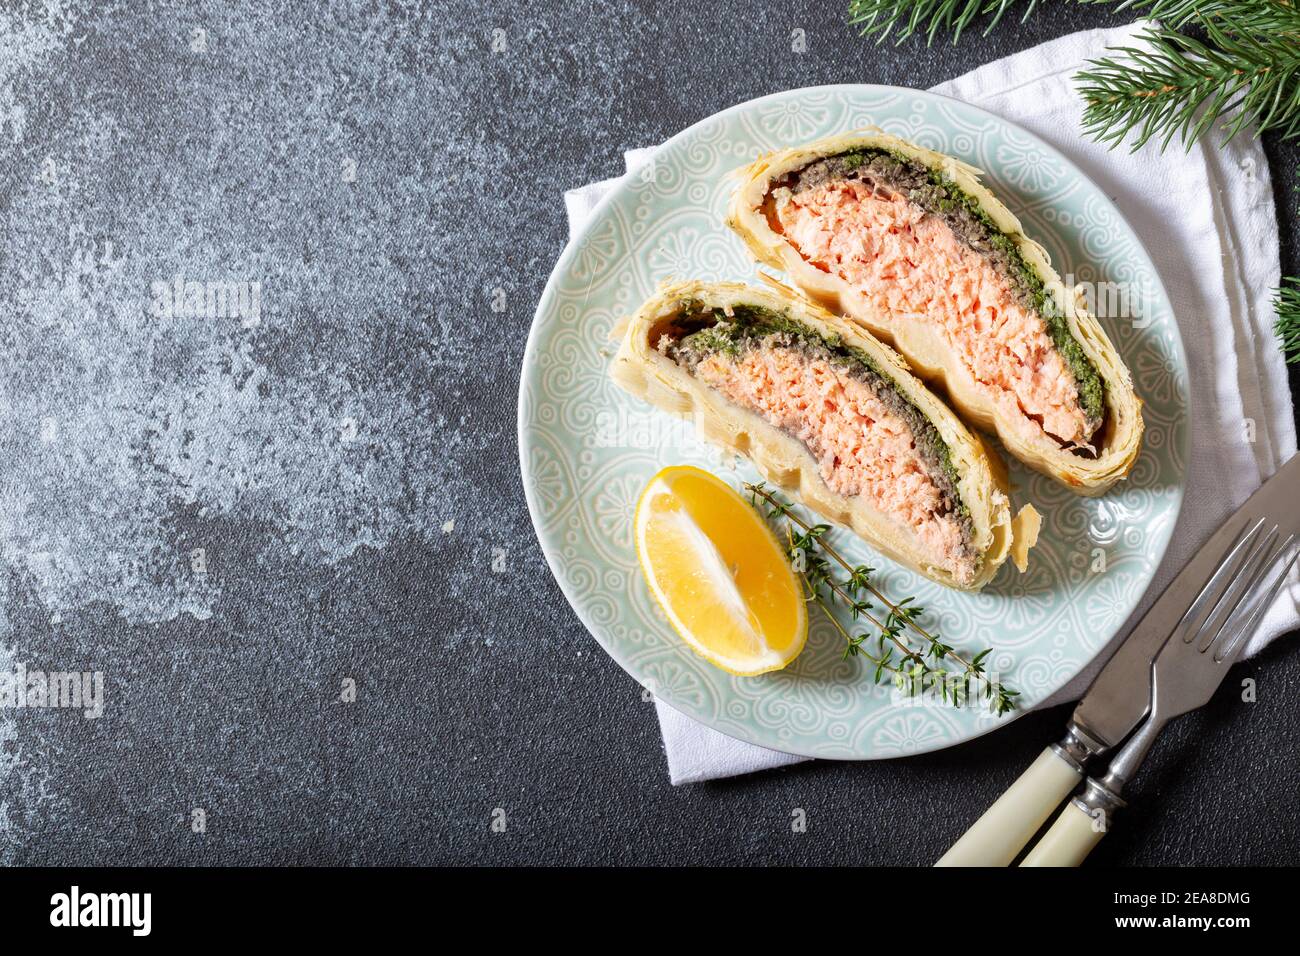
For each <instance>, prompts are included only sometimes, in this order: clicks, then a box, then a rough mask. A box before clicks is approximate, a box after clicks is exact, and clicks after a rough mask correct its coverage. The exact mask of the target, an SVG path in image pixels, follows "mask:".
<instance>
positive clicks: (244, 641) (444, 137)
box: [0, 0, 1300, 864]
mask: <svg viewBox="0 0 1300 956" xmlns="http://www.w3.org/2000/svg"><path fill="white" fill-rule="evenodd" d="M844 8H845V4H844V3H840V2H819V3H787V4H761V5H755V4H750V3H741V2H736V3H725V4H716V5H714V4H688V3H674V4H671V5H659V6H656V7H654V13H653V15H652V14H651V13H649V12H647V11H648V10H649V8H647V7H646V6H645V5H642V4H635V3H630V2H616V3H611V4H599V5H591V4H587V3H572V2H571V3H559V4H554V5H550V6H547V7H545V8H542V7H539V6H538V5H518V4H504V3H496V2H493V3H488V4H469V3H424V4H421V3H416V2H409V3H400V2H392V3H363V4H352V5H349V4H319V5H313V6H311V7H308V6H306V5H301V4H291V3H288V2H282V3H276V4H245V5H242V6H241V7H239V8H234V9H227V8H226V7H225V6H223V5H220V4H215V3H206V2H205V3H197V4H180V3H176V4H171V3H166V2H153V3H145V2H117V3H107V4H95V5H94V6H93V8H92V5H91V4H90V3H89V2H88V0H55V2H51V3H48V4H44V5H36V4H23V5H19V9H18V10H17V11H13V10H11V9H8V8H7V9H6V10H5V11H4V12H0V144H2V148H0V222H2V224H3V234H4V244H3V247H2V248H0V314H2V315H3V320H2V325H0V329H2V331H0V355H3V361H4V368H5V372H4V376H3V381H2V382H0V412H2V413H3V416H4V428H3V431H2V434H3V437H2V438H0V451H2V453H3V459H4V461H5V469H4V479H3V484H0V489H2V491H0V494H2V495H3V504H2V506H0V558H2V559H3V562H2V564H0V568H2V569H3V580H2V581H0V666H3V667H5V668H10V669H12V668H13V667H14V666H16V665H17V664H18V663H20V662H24V663H26V664H27V665H28V666H30V667H32V668H38V667H44V668H49V669H52V670H102V671H103V672H104V673H105V675H106V681H107V683H106V688H105V702H104V714H103V716H102V717H101V718H99V719H97V720H87V719H84V718H82V717H80V716H78V715H76V714H74V713H70V712H67V711H34V710H33V711H0V862H6V863H117V864H142V863H160V864H204V863H210V864H217V863H220V864H235V863H440V862H465V863H495V864H501V863H511V862H523V863H556V862H566V863H643V864H646V863H676V862H701V863H780V862H784V863H837V864H847V863H929V862H930V861H932V860H933V859H934V858H935V857H937V856H938V855H939V853H940V852H941V851H942V850H943V849H944V848H945V847H946V846H947V845H948V844H949V843H950V842H951V841H952V839H954V838H955V837H956V836H957V835H958V833H960V832H961V830H962V829H963V827H964V825H965V824H966V823H967V822H968V820H969V819H970V818H971V817H973V816H974V814H975V813H976V812H977V811H979V810H980V809H982V808H983V807H984V806H985V805H986V804H987V803H988V802H989V801H990V800H991V799H992V798H993V797H995V796H996V795H997V794H998V793H999V792H1000V791H1001V790H1002V788H1004V787H1005V786H1006V785H1007V784H1008V783H1009V782H1010V781H1011V780H1012V779H1013V777H1014V776H1015V775H1016V774H1017V773H1018V772H1019V771H1020V770H1021V769H1022V768H1023V767H1024V766H1025V765H1026V764H1027V763H1028V762H1029V760H1030V759H1031V758H1032V757H1033V755H1034V754H1035V753H1037V751H1038V750H1039V749H1040V748H1041V747H1042V746H1043V745H1044V744H1045V743H1046V742H1047V741H1048V740H1050V739H1053V738H1055V736H1056V735H1057V734H1058V733H1059V730H1060V728H1061V724H1062V720H1063V716H1064V711H1062V710H1058V711H1055V712H1051V713H1046V714H1035V715H1032V716H1029V717H1026V718H1025V719H1023V720H1021V721H1019V722H1018V723H1016V724H1015V725H1014V726H1011V727H1009V728H1008V729H1007V730H1005V731H1003V732H1000V733H998V734H996V735H994V736H992V737H989V738H985V739H982V740H978V741H975V742H973V743H970V744H968V745H965V746H962V747H958V748H955V749H953V750H950V751H946V752H943V753H940V754H936V755H931V756H925V757H918V758H913V759H907V760H899V761H893V762H889V763H875V764H858V765H848V764H843V765H835V764H827V763H817V764H810V765H804V766H800V767H796V768H791V769H788V770H783V771H775V772H770V773H766V774H761V775H757V776H755V777H752V778H746V779H741V780H734V781H728V782H722V783H716V784H710V785H703V786H696V787H691V788H683V789H678V790H674V789H673V788H671V787H670V786H669V785H668V782H667V776H666V772H665V767H664V763H663V757H662V748H661V743H660V740H659V737H658V729H657V725H656V722H655V720H654V714H653V709H652V707H651V705H650V704H648V703H645V702H644V701H643V700H642V697H641V693H640V688H639V687H637V686H636V685H635V684H634V683H633V682H632V681H631V679H630V678H628V677H627V676H626V675H624V674H623V673H622V671H620V670H619V669H618V667H617V666H615V665H614V664H613V663H612V662H611V661H610V660H609V659H607V658H606V657H605V655H604V654H603V653H602V652H601V651H600V649H599V648H598V647H597V646H596V645H595V643H594V642H593V641H592V640H591V639H590V637H588V635H587V634H586V633H585V632H584V631H583V629H582V627H581V626H580V625H579V623H578V621H577V619H576V618H575V617H574V615H573V613H572V612H571V611H570V610H569V608H568V606H567V605H566V603H565V601H564V599H563V597H562V596H561V594H560V592H559V590H558V588H557V587H556V586H555V584H554V582H553V581H552V579H551V577H550V574H549V572H548V571H547V568H546V565H545V562H544V561H543V559H542V556H541V554H540V552H539V550H538V548H537V545H536V542H535V539H534V537H533V534H532V530H531V525H530V523H529V520H528V515H527V511H526V508H525V505H524V501H523V495H522V491H521V488H520V485H519V477H518V467H517V461H516V452H515V397H516V396H515V393H516V388H517V384H518V374H519V363H520V359H521V356H522V352H523V343H524V338H525V335H526V333H527V329H528V325H529V322H530V320H531V317H532V311H533V307H534V305H535V303H536V301H537V298H538V296H539V295H540V292H541V289H542V286H543V284H544V282H545V280H546V277H547V274H548V273H549V271H550V269H551V266H552V264H553V263H554V261H555V259H556V258H557V257H558V255H559V253H560V250H561V249H562V247H563V244H564V241H565V235H566V228H565V218H564V210H563V204H562V202H561V199H560V194H561V192H562V191H563V190H564V189H565V188H569V187H572V186H576V185H579V184H582V183H585V182H588V181H591V180H593V179H598V178H604V177H608V176H611V175H615V174H617V173H618V172H619V171H620V169H621V151H622V150H623V149H625V148H627V147H631V146H639V145H647V144H653V143H657V142H660V141H662V140H664V139H666V138H667V137H668V136H670V135H671V134H673V133H675V132H677V131H678V130H680V129H682V128H684V127H686V126H688V125H690V124H691V123H693V122H695V121H697V120H699V119H701V118H703V117H705V116H708V115H709V114H711V113H713V112H715V111H717V110H719V109H722V108H724V107H727V106H730V105H731V104H733V103H736V102H739V101H742V100H745V99H749V98H751V97H754V96H758V95H761V94H765V93H770V92H774V91H777V90H783V89H787V88H792V87H799V86H808V85H816V84H822V83H831V82H879V83H898V84H904V85H911V86H917V87H925V86H928V85H931V84H933V83H936V82H938V81H940V80H943V79H946V78H948V77H951V76H954V75H957V74H959V73H961V72H964V71H966V70H967V69H970V68H972V67H974V66H976V65H978V64H980V63H983V62H986V61H988V60H992V59H995V58H997V57H999V56H1002V55H1005V54H1006V53H1009V52H1011V51H1013V50H1015V49H1019V48H1022V47H1026V46H1029V45H1032V44H1034V43H1037V42H1039V41H1041V40H1043V39H1047V38H1049V37H1052V36H1056V35H1060V34H1062V33H1065V32H1068V31H1070V30H1073V29H1079V28H1082V27H1087V26H1099V25H1111V24H1117V23H1119V22H1122V20H1123V17H1122V16H1120V15H1117V14H1115V13H1114V12H1112V11H1110V10H1108V9H1099V8H1094V7H1079V6H1075V5H1070V6H1065V5H1052V6H1051V8H1050V9H1046V8H1045V9H1044V10H1042V11H1041V12H1040V13H1038V14H1037V15H1036V16H1035V17H1034V18H1033V19H1032V20H1031V21H1030V23H1029V24H1027V25H1025V26H1023V27H1019V26H1017V25H1015V24H1014V23H1012V22H1010V21H1009V22H1008V23H1006V24H1004V25H1002V26H1001V27H1000V28H999V29H998V30H997V31H996V32H995V33H994V34H993V35H991V36H990V37H988V38H983V39H982V38H980V37H979V36H978V35H977V34H971V35H969V36H968V37H966V38H965V39H963V41H962V42H961V44H960V45H959V46H957V47H953V46H951V45H947V44H939V45H936V46H935V47H933V48H926V47H925V46H924V45H923V44H919V43H909V44H907V45H905V46H903V47H901V48H898V49H895V48H892V47H889V46H884V47H877V46H872V45H869V44H867V43H865V42H863V41H861V40H860V39H858V38H857V37H856V36H855V34H854V33H853V31H852V30H851V29H850V28H849V27H848V26H846V25H845V23H844V18H845V14H844ZM796 28H798V29H803V30H804V31H805V35H806V39H807V52H806V53H805V54H802V55H791V54H789V53H788V52H787V51H788V50H789V48H790V34H791V31H792V30H793V29H796ZM494 45H495V47H497V50H496V51H495V52H494ZM502 47H504V49H502ZM1268 150H1269V154H1270V159H1271V161H1272V163H1273V175H1274V177H1275V182H1276V184H1277V196H1278V212H1279V218H1280V220H1281V222H1282V232H1283V241H1284V263H1283V264H1284V269H1285V270H1286V271H1289V272H1292V273H1295V272H1297V271H1300V261H1298V260H1297V250H1296V235H1295V212H1296V210H1295V207H1296V202H1295V197H1294V195H1293V188H1294V186H1295V183H1296V175H1295V170H1296V165H1297V158H1298V156H1300V152H1298V151H1297V148H1296V146H1295V145H1294V144H1291V145H1287V144H1283V143H1280V142H1277V141H1274V140H1269V141H1268ZM177 277H181V279H182V280H189V281H192V282H202V283H234V284H235V285H234V286H231V287H230V289H231V291H233V292H235V293H236V295H235V297H234V298H233V299H231V300H226V301H222V300H219V299H217V298H216V297H215V296H214V298H213V301H212V303H211V304H212V308H211V309H209V308H208V305H209V303H208V302H207V300H206V299H205V300H204V301H203V302H202V303H198V302H195V303H188V302H186V301H185V298H184V296H182V297H181V300H180V301H179V302H177V301H171V299H172V298H173V297H172V296H170V294H169V293H168V292H167V289H168V288H170V287H171V285H172V284H173V283H174V282H175V280H176V278H177ZM241 283H243V284H246V285H244V286H242V287H241V286H240V285H239V284H241ZM253 283H260V286H257V287H255V286H253V285H252V284H253ZM241 288H242V291H243V292H244V293H245V296H246V297H245V298H244V299H243V300H242V306H243V307H242V308H240V305H241V300H240V299H239V298H238V294H237V293H238V292H239V291H240V289H241ZM496 290H501V291H500V292H499V293H498V292H497V291H496ZM203 291H204V292H206V291H208V289H207V288H206V287H205V288H204V290H203ZM212 291H213V292H216V291H217V289H216V287H215V286H214V287H213V288H212ZM222 291H225V287H224V286H222ZM494 304H495V305H496V306H497V309H499V310H500V311H498V310H496V309H494ZM191 306H193V307H191ZM168 307H170V311H169V309H168ZM213 313H217V314H213ZM1191 344H1192V346H1193V347H1194V343H1191ZM494 548H499V549H502V550H503V551H504V554H505V556H506V558H507V560H508V562H509V566H510V568H511V572H512V573H511V574H509V575H500V574H492V573H489V572H490V569H491V567H490V566H491V563H492V559H493V554H494V552H493V549H494ZM1287 645H1288V642H1283V643H1282V644H1280V645H1277V646H1275V647H1274V648H1273V649H1272V650H1271V651H1270V652H1269V653H1267V654H1266V655H1265V656H1264V658H1263V659H1262V660H1260V661H1258V662H1255V663H1252V664H1250V665H1249V666H1247V667H1246V668H1244V669H1243V675H1242V676H1243V677H1244V676H1253V677H1255V678H1256V679H1257V681H1258V682H1259V691H1258V695H1259V701H1258V703H1256V704H1255V705H1253V706H1249V707H1245V706H1241V705H1240V704H1238V703H1237V702H1236V696H1235V691H1234V690H1233V688H1226V689H1225V690H1224V692H1223V693H1222V694H1221V695H1220V697H1219V698H1218V699H1217V700H1216V702H1215V703H1214V704H1213V705H1212V706H1211V707H1210V708H1209V709H1208V710H1207V711H1205V712H1203V713H1200V714H1197V715H1195V716H1193V717H1190V718H1188V719H1187V720H1185V721H1183V722H1181V723H1180V724H1179V725H1178V726H1177V727H1176V728H1175V729H1174V730H1173V731H1171V733H1170V736H1169V739H1168V741H1167V742H1165V743H1164V744H1162V746H1161V748H1160V750H1159V752H1158V753H1157V754H1156V756H1155V757H1154V758H1153V761H1152V764H1151V766H1150V768H1149V772H1148V773H1147V774H1146V775H1145V776H1144V777H1143V778H1142V779H1141V781H1140V783H1139V784H1138V785H1137V786H1136V787H1135V789H1134V794H1135V795H1136V797H1137V799H1135V800H1134V806H1133V809H1132V810H1131V811H1130V812H1129V813H1128V814H1127V815H1126V817H1125V818H1124V824H1123V826H1122V827H1121V828H1120V829H1119V831H1118V832H1116V833H1114V834H1113V835H1112V836H1110V837H1109V838H1108V839H1107V841H1106V842H1105V843H1104V844H1103V846H1102V847H1101V849H1100V850H1099V851H1098V852H1097V854H1096V857H1095V858H1096V861H1097V862H1098V863H1101V864H1134V863H1140V864H1154V863H1180V864H1196V863H1249V862H1258V863H1287V862H1295V860H1296V858H1297V853H1298V851H1300V815H1298V813H1297V807H1296V803H1295V801H1294V799H1293V797H1292V796H1291V794H1290V791H1289V789H1288V788H1279V789H1273V788H1271V785H1272V784H1274V783H1276V782H1278V781H1286V780H1290V779H1291V777H1292V776H1293V773H1292V771H1293V766H1294V761H1295V754H1296V752H1297V743H1298V741H1297V735H1298V734H1300V730H1298V729H1297V728H1300V699H1297V698H1296V697H1295V696H1294V695H1293V694H1291V693H1289V690H1290V688H1292V687H1294V686H1295V685H1296V682H1297V678H1300V659H1298V658H1297V657H1296V655H1294V654H1293V653H1291V652H1290V648H1289V647H1288V646H1287ZM349 681H351V682H355V687H356V700H355V702H350V703H349V702H341V701H340V696H341V695H345V688H346V687H347V686H349V685H348V683H347V682H349ZM496 808H502V809H503V810H504V811H505V815H506V819H507V828H506V832H505V833H503V834H494V833H493V832H492V830H491V827H490V824H491V822H492V819H493V813H494V810H495V809H496ZM794 808H802V809H804V810H805V811H806V812H807V818H808V830H807V832H806V833H802V834H795V833H792V832H791V827H790V821H791V819H792V816H791V814H792V810H793V809H794ZM195 809H202V810H203V811H204V812H205V820H206V832H203V833H195V832H194V828H193V826H192V821H193V820H194V819H195V817H194V811H195ZM882 821H887V823H886V825H882Z"/></svg>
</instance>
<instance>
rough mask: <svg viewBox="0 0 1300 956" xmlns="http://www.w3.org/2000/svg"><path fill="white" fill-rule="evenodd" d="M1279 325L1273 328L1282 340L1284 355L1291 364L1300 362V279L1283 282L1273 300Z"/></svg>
mask: <svg viewBox="0 0 1300 956" xmlns="http://www.w3.org/2000/svg"><path fill="white" fill-rule="evenodd" d="M1273 308H1274V309H1275V310H1276V312H1277V324H1276V325H1274V326H1273V328H1274V329H1275V330H1276V331H1277V334H1278V337H1279V338H1280V339H1281V340H1282V354H1283V355H1285V356H1286V360H1287V362H1288V363H1289V364H1295V363H1298V362H1300V279H1297V278H1296V277H1295V276H1288V277H1287V278H1285V279H1283V280H1282V286H1281V288H1279V289H1278V290H1277V296H1276V298H1274V300H1273Z"/></svg>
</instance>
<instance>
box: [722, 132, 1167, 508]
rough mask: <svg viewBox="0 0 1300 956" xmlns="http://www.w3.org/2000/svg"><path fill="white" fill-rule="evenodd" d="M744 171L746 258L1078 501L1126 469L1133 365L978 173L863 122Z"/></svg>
mask: <svg viewBox="0 0 1300 956" xmlns="http://www.w3.org/2000/svg"><path fill="white" fill-rule="evenodd" d="M739 175H740V176H741V179H742V183H741V185H740V186H739V187H738V188H737V190H736V191H735V193H734V195H733V197H732V203H731V210H730V214H729V217H728V225H730V226H731V228H732V229H734V230H735V231H736V232H737V233H738V234H739V235H740V237H741V238H742V239H744V240H745V242H746V244H747V245H748V246H749V248H750V251H751V252H752V253H753V255H754V256H755V257H756V258H758V260H759V261H761V262H764V263H767V264H768V265H771V266H774V267H776V268H780V269H783V270H785V272H786V273H788V274H789V276H790V278H791V279H792V280H793V281H794V283H795V284H796V285H797V286H799V288H800V289H802V290H803V291H804V292H805V293H806V294H807V295H809V296H811V297H813V298H814V299H816V300H817V301H818V302H819V303H821V304H822V305H824V306H825V307H826V308H828V309H830V310H832V311H834V312H837V313H840V314H842V315H844V316H846V317H848V318H850V319H852V320H854V321H855V322H857V323H858V324H860V325H861V326H863V327H864V328H866V329H867V330H869V331H870V332H872V333H873V334H874V335H876V336H878V337H879V338H881V339H883V340H884V341H886V342H889V343H890V344H892V345H894V346H895V347H896V348H897V349H898V350H899V351H900V352H901V353H902V354H903V356H904V357H905V358H906V359H907V361H908V362H909V363H910V364H911V366H912V368H914V369H915V370H916V371H917V373H918V374H919V375H921V376H922V377H923V378H925V379H927V380H929V381H931V382H936V383H938V384H940V385H942V386H944V388H945V390H946V391H947V394H948V396H949V397H950V398H951V400H952V402H953V404H954V406H955V407H956V409H957V411H958V412H960V413H961V414H962V415H963V416H964V417H965V419H966V420H967V421H970V422H973V423H975V424H977V425H979V426H980V427H982V428H984V429H986V430H989V431H994V432H996V433H997V435H998V437H999V438H1001V439H1002V442H1003V444H1004V445H1005V446H1006V447H1007V449H1008V450H1009V451H1010V452H1011V453H1012V454H1013V455H1015V456H1016V457H1017V458H1019V459H1020V460H1021V461H1023V462H1024V463H1025V464H1027V465H1029V466H1030V467H1032V468H1035V469H1037V470H1038V471H1041V472H1043V473H1044V474H1046V475H1049V476H1051V477H1052V478H1055V479H1056V480H1058V481H1060V482H1061V483H1062V484H1064V485H1066V486H1067V487H1069V488H1071V489H1073V490H1074V491H1077V492H1079V493H1081V494H1086V495H1098V494H1101V493H1103V492H1104V491H1105V490H1106V489H1107V488H1109V487H1110V486H1111V485H1113V484H1114V483H1115V482H1116V481H1118V480H1119V479H1121V478H1123V477H1124V476H1126V475H1127V474H1128V472H1129V470H1130V469H1131V468H1132V467H1133V462H1134V461H1135V460H1136V458H1137V455H1138V452H1139V450H1140V448H1141V444H1142V428H1143V426H1142V403H1141V402H1140V401H1139V400H1138V398H1137V396H1136V395H1135V394H1134V391H1133V385H1132V382H1131V378H1130V375H1129V371H1128V369H1127V368H1126V367H1125V366H1124V363H1123V361H1122V360H1121V359H1120V357H1119V353H1118V352H1117V351H1116V349H1115V347H1114V345H1112V344H1111V341H1110V339H1109V338H1107V336H1106V333H1105V332H1104V331H1103V330H1102V328H1101V326H1100V325H1099V324H1098V323H1097V321H1096V319H1094V318H1093V317H1092V316H1091V315H1089V314H1088V312H1087V310H1086V308H1085V307H1084V304H1083V300H1082V297H1081V296H1079V294H1078V293H1077V291H1076V290H1074V289H1066V288H1065V286H1064V285H1063V283H1062V282H1061V279H1060V277H1059V276H1058V275H1057V274H1056V272H1055V271H1054V270H1053V269H1052V265H1051V262H1050V260H1049V259H1048V257H1047V253H1046V252H1045V251H1044V250H1043V248H1042V246H1040V245H1038V244H1037V243H1035V242H1033V241H1031V240H1030V239H1028V238H1027V237H1026V236H1025V234H1024V232H1023V230H1022V229H1021V226H1020V223H1019V221H1018V220H1017V219H1016V217H1015V216H1013V215H1012V214H1011V212H1010V211H1009V210H1008V209H1007V208H1006V206H1004V205H1003V204H1002V203H1001V202H999V201H998V200H997V198H996V197H994V196H993V194H992V193H991V192H989V191H988V189H986V188H985V187H984V186H983V185H982V184H981V183H980V181H979V178H978V177H979V170H977V169H974V168H973V167H971V166H967V165H966V164H964V163H962V162H959V161H958V160H956V159H953V158H952V157H949V156H945V155H943V154H941V153H936V152H934V151H933V150H928V149H924V148H923V147H920V146H917V145H915V144H912V143H908V142H906V141H904V140H901V139H898V138H897V137H895V136H890V135H888V134H886V133H884V132H881V131H879V130H866V131H859V132H854V133H849V134H845V135H841V136H833V137H830V138H828V139H824V140H821V141H819V142H816V143H812V144H810V145H808V146H801V147H798V148H795V149H789V150H785V151H784V152H780V153H776V154H774V155H770V156H765V157H763V158H761V159H759V160H758V161H757V162H755V163H753V164H751V165H750V166H748V167H747V168H745V169H743V170H741V171H740V174H739Z"/></svg>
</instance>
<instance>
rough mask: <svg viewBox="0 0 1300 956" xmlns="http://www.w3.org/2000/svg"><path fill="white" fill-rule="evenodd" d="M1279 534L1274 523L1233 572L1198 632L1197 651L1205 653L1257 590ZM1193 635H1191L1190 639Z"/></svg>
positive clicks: (1196, 635) (1196, 633)
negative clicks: (1244, 602)
mask: <svg viewBox="0 0 1300 956" xmlns="http://www.w3.org/2000/svg"><path fill="white" fill-rule="evenodd" d="M1277 537H1278V528H1277V525H1274V526H1273V527H1272V528H1270V529H1269V531H1268V533H1267V534H1266V535H1264V537H1263V538H1262V539H1260V540H1258V541H1256V542H1255V544H1254V546H1252V547H1251V549H1250V553H1249V554H1247V555H1246V557H1245V558H1244V559H1243V560H1242V561H1241V563H1240V565H1239V566H1238V567H1237V569H1236V570H1235V571H1234V572H1233V575H1232V580H1231V581H1229V582H1228V586H1227V587H1226V588H1224V590H1223V594H1221V595H1220V596H1219V600H1218V601H1216V602H1215V604H1214V608H1213V609H1212V610H1211V611H1210V613H1209V615H1208V616H1207V617H1206V618H1205V620H1204V621H1202V622H1201V626H1200V627H1199V628H1198V629H1197V630H1196V632H1195V637H1196V638H1197V647H1196V649H1197V650H1198V651H1200V652H1201V653H1204V652H1205V651H1207V650H1208V649H1209V647H1210V645H1211V644H1212V643H1214V641H1215V640H1216V639H1217V638H1218V636H1219V635H1220V634H1222V633H1223V629H1224V628H1225V627H1226V626H1227V624H1228V621H1229V620H1231V619H1232V618H1233V617H1234V616H1235V615H1236V613H1237V609H1238V608H1239V607H1240V606H1241V604H1242V602H1243V601H1245V599H1246V598H1247V597H1248V596H1249V595H1250V594H1252V593H1253V592H1254V590H1255V584H1256V583H1257V582H1258V581H1259V576H1260V575H1261V574H1262V573H1263V572H1264V570H1265V568H1267V567H1268V565H1269V562H1270V561H1271V560H1272V558H1269V557H1267V556H1268V554H1269V553H1270V552H1271V551H1272V550H1273V545H1274V544H1275V543H1276V542H1277ZM1274 557H1276V555H1274ZM1191 637H1192V635H1188V639H1189V640H1190V639H1191Z"/></svg>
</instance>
